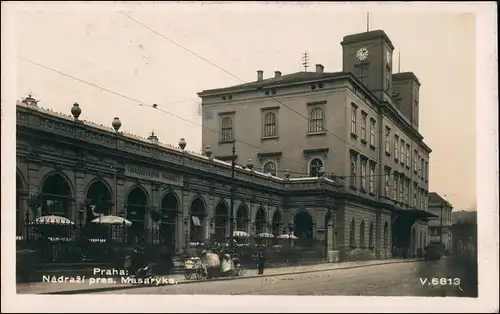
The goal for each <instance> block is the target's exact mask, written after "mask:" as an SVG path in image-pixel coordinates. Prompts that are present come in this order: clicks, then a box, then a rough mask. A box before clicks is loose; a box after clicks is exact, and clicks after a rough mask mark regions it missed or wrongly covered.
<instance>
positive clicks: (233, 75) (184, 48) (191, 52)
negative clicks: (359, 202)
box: [118, 12, 357, 150]
mask: <svg viewBox="0 0 500 314" xmlns="http://www.w3.org/2000/svg"><path fill="white" fill-rule="evenodd" d="M118 13H119V14H121V15H123V16H125V17H126V18H128V19H130V20H131V21H133V22H135V23H137V24H138V25H140V26H142V27H144V28H146V29H148V30H149V31H151V32H153V33H155V34H157V35H158V36H160V37H162V38H164V39H165V40H167V41H169V42H170V43H172V44H174V45H176V46H177V47H179V48H181V49H183V50H185V51H187V52H189V53H190V54H192V55H194V56H196V57H198V58H200V59H201V60H203V61H205V62H207V63H209V64H210V65H212V66H214V67H216V68H217V69H219V70H221V71H223V72H225V73H226V74H228V75H230V76H232V77H234V78H236V79H238V80H240V81H241V82H243V83H249V82H247V81H245V80H243V79H242V78H240V77H239V76H237V75H235V74H233V73H231V72H229V71H228V70H226V69H224V68H222V67H220V66H219V65H217V64H215V63H214V62H212V61H210V60H208V59H206V58H204V57H202V56H200V55H199V54H198V53H196V52H194V51H192V50H190V49H189V48H186V47H184V46H182V45H181V44H179V43H177V42H175V41H174V40H172V39H170V38H168V37H167V36H165V35H163V34H161V33H160V32H158V31H156V30H155V29H153V28H151V27H149V26H147V25H145V24H144V23H142V22H140V21H138V20H136V19H134V18H133V17H131V16H129V15H127V14H125V13H123V12H118ZM266 96H268V97H269V98H271V99H273V100H274V101H276V102H278V103H279V104H281V105H283V107H285V108H287V109H288V110H290V111H292V112H293V113H295V114H297V115H298V116H300V117H301V118H303V119H305V120H306V121H308V122H309V118H307V117H306V116H304V115H302V114H301V113H300V112H298V111H297V110H295V109H293V108H291V107H290V106H287V105H286V104H284V103H283V102H282V101H280V100H279V99H277V98H276V97H274V96H272V95H266ZM323 131H325V132H327V133H328V134H330V135H332V136H334V137H335V138H337V139H338V140H340V141H342V142H344V143H345V144H347V145H349V147H351V148H353V149H355V150H357V148H356V147H354V146H353V145H352V144H351V143H349V142H347V141H346V140H344V139H343V138H342V137H340V136H338V135H336V134H335V133H332V132H330V131H329V130H328V129H326V128H324V129H323Z"/></svg>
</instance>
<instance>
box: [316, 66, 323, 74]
mask: <svg viewBox="0 0 500 314" xmlns="http://www.w3.org/2000/svg"><path fill="white" fill-rule="evenodd" d="M324 69H325V67H324V66H323V65H322V64H316V72H318V73H323V71H324Z"/></svg>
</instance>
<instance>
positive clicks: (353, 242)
mask: <svg viewBox="0 0 500 314" xmlns="http://www.w3.org/2000/svg"><path fill="white" fill-rule="evenodd" d="M349 244H350V245H351V247H356V220H354V218H353V219H352V220H351V226H350V230H349Z"/></svg>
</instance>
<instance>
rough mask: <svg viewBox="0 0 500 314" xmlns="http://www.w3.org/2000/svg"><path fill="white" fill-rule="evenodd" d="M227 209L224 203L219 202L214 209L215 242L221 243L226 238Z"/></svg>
mask: <svg viewBox="0 0 500 314" xmlns="http://www.w3.org/2000/svg"><path fill="white" fill-rule="evenodd" d="M228 219H229V208H228V207H227V204H226V202H224V201H220V202H219V204H217V207H216V208H215V240H216V241H217V242H219V243H223V242H224V241H225V239H226V236H227V224H228Z"/></svg>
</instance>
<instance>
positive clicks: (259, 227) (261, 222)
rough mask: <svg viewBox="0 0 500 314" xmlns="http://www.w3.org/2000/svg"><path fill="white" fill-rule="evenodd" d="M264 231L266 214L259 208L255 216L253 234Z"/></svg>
mask: <svg viewBox="0 0 500 314" xmlns="http://www.w3.org/2000/svg"><path fill="white" fill-rule="evenodd" d="M265 231H266V212H265V211H264V208H262V207H259V209H258V210H257V213H256V214H255V234H259V233H262V232H265Z"/></svg>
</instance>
